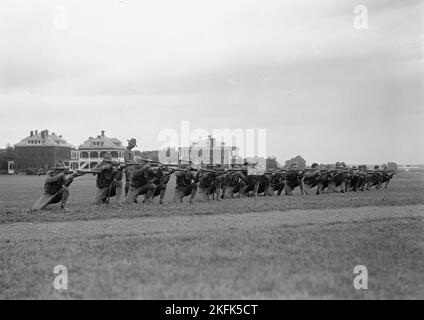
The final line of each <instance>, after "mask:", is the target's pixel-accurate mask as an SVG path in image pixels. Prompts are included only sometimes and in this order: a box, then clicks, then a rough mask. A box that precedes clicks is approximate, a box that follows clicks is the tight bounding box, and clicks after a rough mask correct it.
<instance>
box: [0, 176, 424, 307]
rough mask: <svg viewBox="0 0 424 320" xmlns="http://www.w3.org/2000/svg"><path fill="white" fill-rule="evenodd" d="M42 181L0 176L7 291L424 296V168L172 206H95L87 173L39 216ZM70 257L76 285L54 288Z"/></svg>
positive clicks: (74, 295) (0, 280)
mask: <svg viewBox="0 0 424 320" xmlns="http://www.w3.org/2000/svg"><path fill="white" fill-rule="evenodd" d="M43 181H44V177H27V176H18V177H7V176H0V221H1V223H0V265H1V266H2V268H1V269H0V299H16V298H17V299H26V298H40V299H46V298H59V299H80V298H94V299H95V298H123V299H127V298H128V299H130V298H140V299H161V298H171V299H174V298H175V299H190V298H192V299H203V298H212V299H250V298H252V299H255V298H258V299H263V298H270V299H280V298H289V299H297V298H308V299H309V298H323V299H328V298H336V299H337V298H349V299H353V298H359V299H368V298H369V299H382V298H388V299H398V298H402V299H405V298H420V299H423V298H424V258H423V257H424V233H423V230H424V218H423V212H422V211H423V206H422V204H424V183H423V182H424V179H423V175H422V174H408V173H404V174H399V175H397V176H396V178H395V179H394V180H393V181H392V182H391V184H390V185H389V188H388V189H386V190H382V191H375V190H372V191H367V192H357V193H348V194H324V195H321V196H316V195H310V196H301V195H299V194H296V195H295V196H293V197H285V196H281V197H277V196H275V197H259V198H257V199H252V198H247V199H242V200H237V199H229V200H225V201H222V202H216V201H211V202H207V203H195V204H193V205H189V204H187V203H184V204H172V203H171V202H170V197H172V189H173V188H172V185H171V188H170V191H171V192H169V194H168V199H167V200H168V201H167V203H166V204H164V205H162V206H160V205H158V204H154V205H142V204H137V205H133V206H130V207H124V208H121V209H118V208H116V207H114V206H113V205H111V207H109V208H101V209H99V208H97V209H93V208H92V207H91V199H92V197H93V196H94V192H95V188H94V179H93V177H84V178H82V179H80V180H77V181H75V183H74V184H73V185H72V189H71V191H72V196H71V200H70V202H69V207H70V209H71V211H70V212H69V213H64V212H60V211H58V210H56V209H51V210H47V211H46V212H43V213H36V214H29V213H27V211H26V209H27V208H29V207H30V206H31V205H32V204H33V203H34V202H35V201H36V200H37V198H38V197H39V195H40V194H41V192H42V185H43ZM400 206H402V207H400ZM403 206H405V207H403ZM396 208H398V209H396ZM291 209H297V210H298V211H290V210H291ZM312 209H313V210H312ZM228 213H231V214H228ZM115 218H120V219H115ZM128 218H131V220H129V219H128ZM89 220H92V221H89ZM18 222H24V223H18ZM28 222H36V223H28ZM59 264H63V265H65V266H67V268H68V276H69V289H68V290H67V291H62V292H59V291H57V290H54V289H53V285H52V283H53V279H54V277H55V275H54V274H53V268H54V267H55V266H56V265H59ZM356 265H365V266H367V268H368V272H369V283H368V290H366V291H357V290H355V289H354V287H353V279H354V276H355V275H354V274H353V268H354V267H355V266H356Z"/></svg>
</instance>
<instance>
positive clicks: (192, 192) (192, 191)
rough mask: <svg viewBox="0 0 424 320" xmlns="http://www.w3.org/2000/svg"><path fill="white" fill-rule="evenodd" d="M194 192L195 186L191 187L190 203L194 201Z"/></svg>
mask: <svg viewBox="0 0 424 320" xmlns="http://www.w3.org/2000/svg"><path fill="white" fill-rule="evenodd" d="M196 193H197V188H193V189H192V190H191V194H190V203H193V202H194V197H196Z"/></svg>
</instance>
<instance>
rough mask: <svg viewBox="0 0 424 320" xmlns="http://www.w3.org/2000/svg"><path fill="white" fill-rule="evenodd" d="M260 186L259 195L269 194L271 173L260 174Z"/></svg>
mask: <svg viewBox="0 0 424 320" xmlns="http://www.w3.org/2000/svg"><path fill="white" fill-rule="evenodd" d="M258 180H259V186H258V193H257V194H258V195H263V196H268V195H269V188H270V185H271V175H269V174H265V173H264V174H261V175H259V176H258Z"/></svg>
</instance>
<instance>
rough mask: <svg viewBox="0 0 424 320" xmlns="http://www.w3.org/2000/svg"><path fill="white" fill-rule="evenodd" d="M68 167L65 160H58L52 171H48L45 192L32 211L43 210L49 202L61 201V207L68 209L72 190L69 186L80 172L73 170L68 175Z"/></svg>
mask: <svg viewBox="0 0 424 320" xmlns="http://www.w3.org/2000/svg"><path fill="white" fill-rule="evenodd" d="M66 170H69V167H66V166H65V164H64V163H63V161H61V160H60V161H58V163H57V164H56V166H55V167H54V168H53V170H52V171H49V172H47V178H46V182H45V183H44V194H43V195H42V196H41V198H40V199H38V201H37V202H36V203H35V205H34V206H33V207H32V209H31V210H32V211H37V210H42V209H44V208H46V207H47V206H48V205H49V204H54V203H59V202H60V209H62V210H65V211H67V210H68V209H67V208H66V202H67V201H68V199H69V195H70V191H69V186H70V185H71V183H72V182H73V180H74V178H75V177H77V176H78V173H76V172H72V173H71V175H67V172H66Z"/></svg>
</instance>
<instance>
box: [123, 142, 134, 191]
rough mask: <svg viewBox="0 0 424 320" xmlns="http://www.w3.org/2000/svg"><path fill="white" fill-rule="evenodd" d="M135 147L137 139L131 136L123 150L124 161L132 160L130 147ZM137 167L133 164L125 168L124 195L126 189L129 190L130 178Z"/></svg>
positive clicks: (132, 153) (132, 155)
mask: <svg viewBox="0 0 424 320" xmlns="http://www.w3.org/2000/svg"><path fill="white" fill-rule="evenodd" d="M136 147H137V140H136V139H135V138H131V139H130V140H128V145H127V148H126V149H125V152H124V161H125V162H134V151H132V149H134V148H136ZM136 169H137V168H136V167H135V166H128V167H126V168H125V170H124V172H125V196H127V195H128V191H129V190H130V186H131V179H132V175H133V173H134V171H135V170H136Z"/></svg>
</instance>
